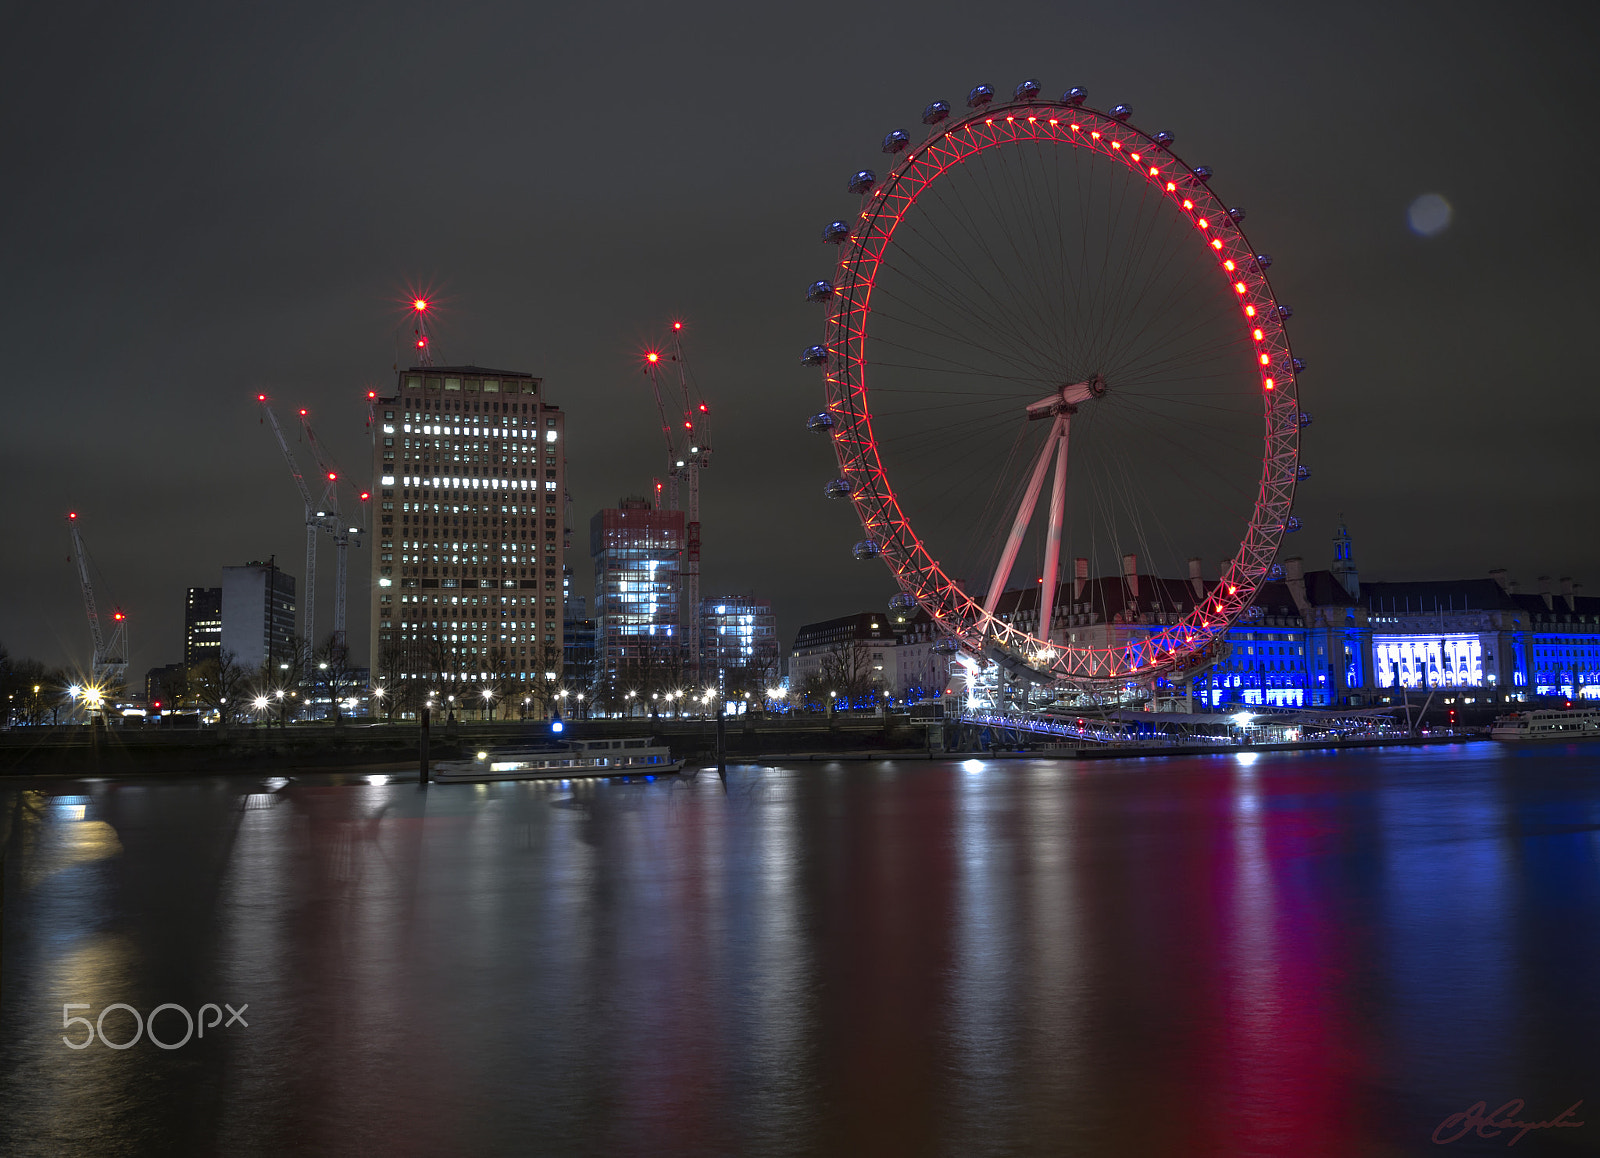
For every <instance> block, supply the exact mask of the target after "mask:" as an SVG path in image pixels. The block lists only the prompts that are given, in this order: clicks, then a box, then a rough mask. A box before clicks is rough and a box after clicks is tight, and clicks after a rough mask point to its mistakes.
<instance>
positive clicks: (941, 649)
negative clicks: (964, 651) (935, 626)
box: [933, 635, 961, 655]
mask: <svg viewBox="0 0 1600 1158" xmlns="http://www.w3.org/2000/svg"><path fill="white" fill-rule="evenodd" d="M933 650H934V651H936V652H937V653H938V654H940V655H954V654H955V653H956V652H958V651H960V650H961V645H960V644H959V643H957V642H956V641H955V640H954V639H952V638H951V637H950V636H948V635H946V636H943V637H941V638H939V639H936V640H934V641H933Z"/></svg>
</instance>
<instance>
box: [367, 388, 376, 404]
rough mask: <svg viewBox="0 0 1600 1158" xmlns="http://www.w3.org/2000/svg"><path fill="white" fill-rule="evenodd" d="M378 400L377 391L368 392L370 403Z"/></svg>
mask: <svg viewBox="0 0 1600 1158" xmlns="http://www.w3.org/2000/svg"><path fill="white" fill-rule="evenodd" d="M377 400H378V392H377V391H376V390H368V391H367V401H368V402H376V401H377Z"/></svg>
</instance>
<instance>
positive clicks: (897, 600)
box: [889, 591, 917, 612]
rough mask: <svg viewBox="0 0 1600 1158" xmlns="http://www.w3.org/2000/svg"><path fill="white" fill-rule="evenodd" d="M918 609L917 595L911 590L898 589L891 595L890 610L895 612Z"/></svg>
mask: <svg viewBox="0 0 1600 1158" xmlns="http://www.w3.org/2000/svg"><path fill="white" fill-rule="evenodd" d="M916 609H917V597H916V596H915V595H912V594H911V593H910V592H909V591H896V592H895V593H894V594H893V595H891V596H889V610H890V611H894V612H902V611H904V612H911V611H915V610H916Z"/></svg>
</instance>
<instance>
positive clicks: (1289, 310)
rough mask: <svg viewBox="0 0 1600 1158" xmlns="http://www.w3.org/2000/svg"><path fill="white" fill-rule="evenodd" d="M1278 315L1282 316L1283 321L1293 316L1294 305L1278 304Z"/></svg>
mask: <svg viewBox="0 0 1600 1158" xmlns="http://www.w3.org/2000/svg"><path fill="white" fill-rule="evenodd" d="M1278 316H1279V317H1280V318H1282V319H1283V320H1284V321H1286V322H1287V321H1288V320H1289V319H1290V318H1292V317H1294V307H1293V306H1279V307H1278Z"/></svg>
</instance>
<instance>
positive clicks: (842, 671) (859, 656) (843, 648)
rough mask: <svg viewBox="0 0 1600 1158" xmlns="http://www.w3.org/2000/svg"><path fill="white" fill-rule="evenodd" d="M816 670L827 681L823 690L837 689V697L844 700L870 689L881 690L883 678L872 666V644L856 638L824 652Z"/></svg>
mask: <svg viewBox="0 0 1600 1158" xmlns="http://www.w3.org/2000/svg"><path fill="white" fill-rule="evenodd" d="M819 674H820V675H821V676H822V681H823V683H825V684H826V685H827V689H826V690H827V691H828V692H838V693H839V698H841V699H843V700H845V701H846V702H847V703H851V702H855V701H857V700H860V699H863V698H865V697H867V696H868V695H870V694H872V693H873V692H874V691H878V692H879V693H880V694H881V684H882V682H883V681H882V678H881V677H879V676H878V674H877V672H875V671H874V670H873V664H872V647H871V645H870V644H868V643H864V642H862V641H860V640H850V641H848V642H845V643H841V644H838V645H836V646H834V647H832V648H829V649H828V650H827V651H826V652H824V653H823V655H822V668H821V671H820V673H819ZM830 698H831V697H830Z"/></svg>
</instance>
